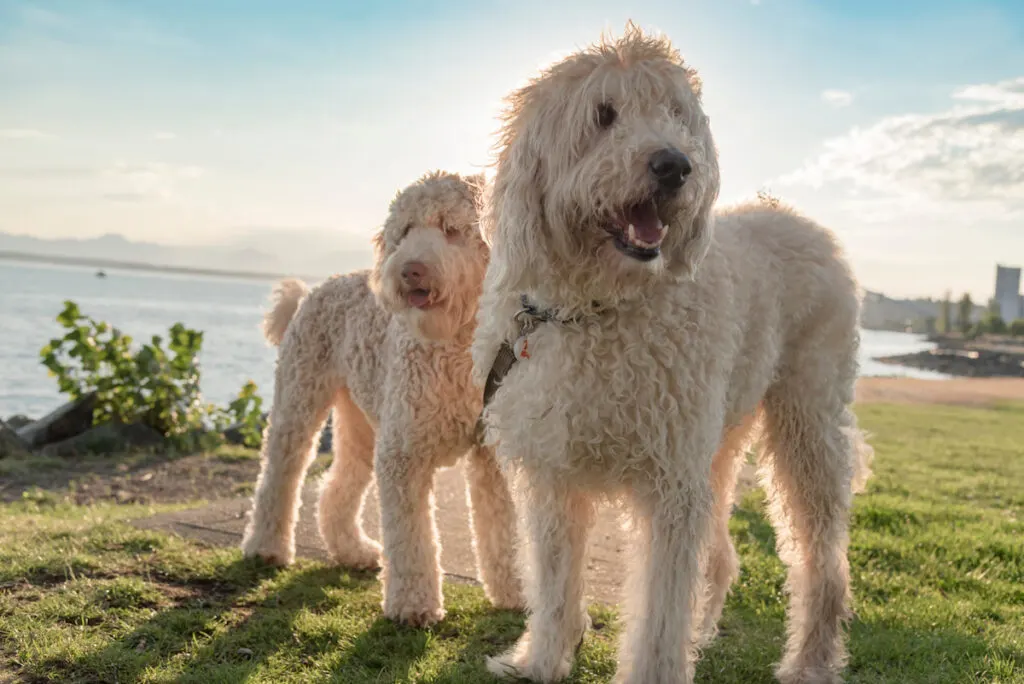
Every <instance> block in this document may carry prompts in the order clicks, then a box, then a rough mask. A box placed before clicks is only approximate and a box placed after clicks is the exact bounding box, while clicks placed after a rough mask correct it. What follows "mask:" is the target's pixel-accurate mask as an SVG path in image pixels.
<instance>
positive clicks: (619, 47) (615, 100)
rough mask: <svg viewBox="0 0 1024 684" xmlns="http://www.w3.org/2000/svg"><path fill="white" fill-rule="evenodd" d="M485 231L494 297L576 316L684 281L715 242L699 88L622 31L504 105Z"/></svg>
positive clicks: (709, 152) (637, 34)
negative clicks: (536, 298) (552, 305)
mask: <svg viewBox="0 0 1024 684" xmlns="http://www.w3.org/2000/svg"><path fill="white" fill-rule="evenodd" d="M508 105H509V107H508V111H507V113H506V116H505V122H504V127H503V129H502V134H501V139H500V142H499V153H498V159H497V165H496V175H495V179H494V187H493V194H492V196H491V198H490V201H489V202H488V208H487V212H486V215H485V220H484V231H485V235H486V237H487V239H488V241H489V242H490V243H491V247H492V253H493V255H494V257H493V261H494V264H493V266H492V273H491V274H490V275H489V276H488V278H489V281H490V282H491V284H492V285H493V286H494V287H496V288H499V289H502V290H511V291H522V290H529V289H541V290H545V289H547V290H550V289H551V288H553V287H555V285H553V284H552V281H557V282H558V283H560V284H561V285H562V286H561V287H557V288H556V289H557V290H558V293H557V296H559V297H560V298H562V299H563V300H564V299H569V300H574V301H570V302H566V303H567V304H574V303H575V304H577V305H580V306H585V305H586V302H588V301H590V300H594V299H597V300H615V299H620V298H624V297H630V296H635V295H637V294H641V293H642V291H643V287H644V286H645V285H646V284H650V283H651V282H652V279H655V278H659V277H664V276H665V275H666V274H668V275H672V276H692V275H693V274H694V272H695V271H696V269H697V266H698V265H699V264H700V261H701V260H702V259H703V257H704V255H705V254H706V252H707V248H708V244H709V242H710V239H711V229H712V225H711V224H712V221H713V213H712V210H713V206H714V203H715V201H716V199H717V197H718V187H719V178H718V157H717V152H716V150H715V145H714V141H713V139H712V137H711V131H710V128H709V127H708V119H707V117H706V116H705V115H704V111H703V109H702V107H701V82H700V79H699V78H698V76H697V74H696V72H695V71H694V70H693V69H691V68H689V67H688V66H686V65H684V63H683V61H682V59H681V58H680V56H679V53H678V52H677V51H676V50H675V49H674V48H673V47H672V45H671V44H670V43H669V41H668V40H667V39H665V38H663V37H651V36H648V35H645V34H644V33H643V32H642V31H640V30H639V29H638V28H636V27H635V26H634V25H632V24H630V25H629V26H627V29H626V32H625V34H624V35H623V36H622V37H621V38H619V39H617V40H611V39H605V40H602V41H601V42H599V43H597V44H595V45H593V46H591V47H589V48H587V49H585V50H583V51H581V52H578V53H576V54H573V55H571V56H569V57H568V58H566V59H565V60H563V61H561V62H559V63H557V64H555V65H554V66H552V67H550V68H548V69H547V70H546V71H544V72H543V73H542V74H541V75H540V76H539V77H537V78H536V79H534V80H533V81H531V82H530V83H529V84H528V85H527V86H525V87H523V88H522V89H520V90H518V91H516V92H515V93H513V94H512V95H511V96H510V98H509V101H508Z"/></svg>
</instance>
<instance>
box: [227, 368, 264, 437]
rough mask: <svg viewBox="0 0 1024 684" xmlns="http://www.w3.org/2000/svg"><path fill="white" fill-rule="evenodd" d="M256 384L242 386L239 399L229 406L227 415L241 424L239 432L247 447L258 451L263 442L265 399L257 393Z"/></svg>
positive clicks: (250, 382) (251, 382) (248, 383)
mask: <svg viewBox="0 0 1024 684" xmlns="http://www.w3.org/2000/svg"><path fill="white" fill-rule="evenodd" d="M256 390H257V387H256V383H255V382H253V381H252V380H250V381H249V382H247V383H245V384H244V385H242V389H241V391H239V393H238V397H236V398H235V399H234V401H232V402H231V403H230V404H228V410H227V415H228V416H230V418H231V420H232V422H233V423H239V424H240V427H239V432H241V434H242V437H243V438H244V439H245V446H247V447H252V448H253V449H258V448H259V447H260V443H261V442H262V441H263V399H262V398H261V397H260V395H259V394H257V393H256Z"/></svg>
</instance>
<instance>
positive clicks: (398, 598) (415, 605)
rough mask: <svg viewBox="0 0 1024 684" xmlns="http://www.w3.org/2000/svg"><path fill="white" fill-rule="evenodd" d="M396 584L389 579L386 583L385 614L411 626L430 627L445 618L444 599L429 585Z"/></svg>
mask: <svg viewBox="0 0 1024 684" xmlns="http://www.w3.org/2000/svg"><path fill="white" fill-rule="evenodd" d="M402 588H403V587H401V585H399V586H396V585H395V584H393V583H392V582H390V581H389V580H385V585H384V616H385V617H387V618H389V619H391V620H394V621H395V622H400V623H402V624H403V625H409V626H410V627H430V626H431V625H435V624H437V623H438V622H440V621H441V620H443V619H444V616H445V612H444V599H443V598H442V597H441V593H440V592H438V593H437V594H436V595H435V593H434V592H432V591H430V590H429V587H426V588H425V587H422V586H417V585H415V584H411V585H410V584H406V585H405V586H404V588H405V589H406V590H405V591H402V590H401V589H402Z"/></svg>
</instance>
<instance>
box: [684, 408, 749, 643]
mask: <svg viewBox="0 0 1024 684" xmlns="http://www.w3.org/2000/svg"><path fill="white" fill-rule="evenodd" d="M754 422H755V416H753V415H752V416H751V417H750V418H748V419H747V420H746V421H744V422H743V423H742V424H741V425H738V426H737V427H734V428H732V429H731V430H729V431H728V432H727V433H726V435H725V439H724V440H723V441H722V446H721V447H719V449H718V453H716V454H715V460H714V461H713V462H712V464H711V487H712V489H713V490H714V495H715V503H714V508H713V509H712V512H711V537H710V542H709V549H708V554H707V559H706V562H707V567H706V569H705V571H704V576H705V578H706V579H707V587H706V591H705V595H704V600H703V606H702V607H701V612H702V615H703V618H702V625H701V629H700V634H699V641H698V643H699V644H700V645H707V644H708V643H710V642H711V640H712V639H714V637H715V634H716V633H717V632H718V620H719V618H721V617H722V608H723V607H724V606H725V598H726V596H727V595H728V594H729V588H730V587H731V586H732V583H733V582H734V581H735V580H736V578H737V577H738V576H739V572H740V562H739V557H738V556H737V555H736V548H735V547H734V546H733V543H732V538H731V537H730V536H729V518H730V517H731V516H732V505H733V500H734V499H735V495H736V476H737V474H738V473H739V469H740V467H741V466H742V465H743V456H744V449H745V447H746V446H747V442H748V440H749V438H750V433H751V429H752V428H753V425H754Z"/></svg>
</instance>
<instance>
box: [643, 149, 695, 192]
mask: <svg viewBox="0 0 1024 684" xmlns="http://www.w3.org/2000/svg"><path fill="white" fill-rule="evenodd" d="M647 167H648V168H649V169H650V170H651V173H653V174H654V177H655V178H656V179H657V180H658V185H660V186H661V187H663V188H665V189H666V190H678V189H679V188H681V187H683V183H685V182H686V177H687V176H689V175H690V172H692V171H693V166H692V165H691V164H690V159H689V157H687V156H686V155H685V154H683V153H682V152H680V151H679V150H677V149H675V148H674V147H666V148H665V149H662V150H658V151H657V152H655V153H654V154H652V155H651V160H650V161H649V162H648V163H647Z"/></svg>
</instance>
